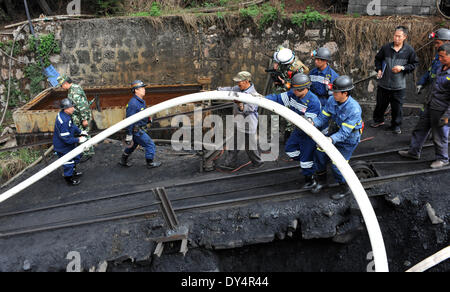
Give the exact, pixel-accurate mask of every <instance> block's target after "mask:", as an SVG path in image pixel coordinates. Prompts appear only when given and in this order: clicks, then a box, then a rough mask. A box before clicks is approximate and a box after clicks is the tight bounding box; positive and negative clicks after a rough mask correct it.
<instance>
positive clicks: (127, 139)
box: [125, 135, 133, 145]
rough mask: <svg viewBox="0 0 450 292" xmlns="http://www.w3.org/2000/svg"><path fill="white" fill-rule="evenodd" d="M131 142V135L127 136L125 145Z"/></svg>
mask: <svg viewBox="0 0 450 292" xmlns="http://www.w3.org/2000/svg"><path fill="white" fill-rule="evenodd" d="M132 142H133V135H127V136H126V137H125V143H126V144H127V145H131V143H132Z"/></svg>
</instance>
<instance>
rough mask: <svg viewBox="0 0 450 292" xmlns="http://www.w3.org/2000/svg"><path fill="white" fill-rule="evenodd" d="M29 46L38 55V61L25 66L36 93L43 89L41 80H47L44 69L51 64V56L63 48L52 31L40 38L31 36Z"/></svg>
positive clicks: (31, 85) (31, 89)
mask: <svg viewBox="0 0 450 292" xmlns="http://www.w3.org/2000/svg"><path fill="white" fill-rule="evenodd" d="M28 47H29V49H30V51H32V52H34V53H35V55H36V58H35V59H36V63H33V64H29V65H28V66H27V67H25V77H27V78H28V79H30V81H31V83H30V93H31V95H36V94H38V93H40V92H41V91H42V90H43V88H42V85H41V82H42V81H44V80H45V76H44V74H43V72H42V71H43V69H44V68H46V67H48V66H50V65H51V62H50V56H51V55H54V54H59V53H61V49H60V47H59V45H58V43H57V42H56V40H55V35H54V34H52V33H51V34H47V35H40V36H38V40H37V39H36V38H35V37H34V36H32V37H30V39H29V42H28Z"/></svg>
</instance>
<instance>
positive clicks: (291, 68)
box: [275, 56, 309, 93]
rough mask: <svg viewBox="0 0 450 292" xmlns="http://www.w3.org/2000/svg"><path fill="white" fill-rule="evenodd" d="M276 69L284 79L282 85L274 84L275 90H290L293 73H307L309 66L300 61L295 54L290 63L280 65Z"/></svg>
mask: <svg viewBox="0 0 450 292" xmlns="http://www.w3.org/2000/svg"><path fill="white" fill-rule="evenodd" d="M277 71H278V72H279V73H278V75H279V76H280V77H281V78H282V79H283V80H284V81H286V83H285V84H284V85H283V84H276V85H275V91H276V92H279V93H281V92H285V91H289V90H290V84H291V83H292V78H293V77H294V75H295V74H297V73H303V74H306V75H308V74H309V68H308V67H307V66H306V65H305V64H303V62H302V61H300V60H299V59H298V57H297V56H296V57H295V60H294V62H293V63H292V64H289V65H280V67H279V68H278V70H277ZM287 84H289V85H287Z"/></svg>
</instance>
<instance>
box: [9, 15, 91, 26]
mask: <svg viewBox="0 0 450 292" xmlns="http://www.w3.org/2000/svg"><path fill="white" fill-rule="evenodd" d="M95 17H96V16H94V15H56V16H50V17H43V18H35V19H32V20H31V22H39V21H55V20H69V19H79V18H95ZM27 23H28V21H22V22H18V23H14V24H10V25H7V26H5V28H6V29H8V28H13V27H18V26H21V25H24V24H27Z"/></svg>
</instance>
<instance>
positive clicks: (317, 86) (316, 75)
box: [309, 66, 339, 98]
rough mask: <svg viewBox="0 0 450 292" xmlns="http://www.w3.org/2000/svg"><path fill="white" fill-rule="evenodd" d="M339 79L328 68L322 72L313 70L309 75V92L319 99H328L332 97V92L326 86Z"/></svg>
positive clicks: (337, 75)
mask: <svg viewBox="0 0 450 292" xmlns="http://www.w3.org/2000/svg"><path fill="white" fill-rule="evenodd" d="M338 77H339V74H337V73H336V72H335V71H334V70H333V69H332V68H331V67H330V66H327V67H326V68H325V69H324V70H323V71H319V69H318V68H314V69H313V70H312V71H311V72H310V73H309V78H310V79H311V82H312V84H311V91H312V92H314V94H316V95H317V96H318V97H319V98H328V97H330V96H333V92H331V91H330V89H329V87H328V84H330V83H331V84H333V82H334V80H336V78H338Z"/></svg>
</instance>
